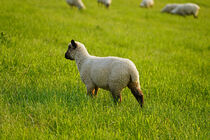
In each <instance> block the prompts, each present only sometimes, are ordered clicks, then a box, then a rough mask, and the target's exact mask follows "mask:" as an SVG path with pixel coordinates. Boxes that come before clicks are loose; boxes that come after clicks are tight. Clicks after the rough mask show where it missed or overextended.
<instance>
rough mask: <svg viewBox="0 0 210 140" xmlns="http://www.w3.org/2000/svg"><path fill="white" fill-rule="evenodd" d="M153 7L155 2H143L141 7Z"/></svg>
mask: <svg viewBox="0 0 210 140" xmlns="http://www.w3.org/2000/svg"><path fill="white" fill-rule="evenodd" d="M153 5H154V0H143V1H142V2H141V4H140V6H141V7H146V8H149V7H153Z"/></svg>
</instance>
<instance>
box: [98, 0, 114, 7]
mask: <svg viewBox="0 0 210 140" xmlns="http://www.w3.org/2000/svg"><path fill="white" fill-rule="evenodd" d="M111 2H112V0H98V3H101V4H104V5H105V6H106V7H107V8H109V6H110V5H111Z"/></svg>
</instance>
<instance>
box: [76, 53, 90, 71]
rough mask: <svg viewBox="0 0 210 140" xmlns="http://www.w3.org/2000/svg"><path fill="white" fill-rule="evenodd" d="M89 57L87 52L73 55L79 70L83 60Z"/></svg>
mask: <svg viewBox="0 0 210 140" xmlns="http://www.w3.org/2000/svg"><path fill="white" fill-rule="evenodd" d="M89 57H90V55H89V54H88V52H87V53H85V54H78V55H76V57H75V61H76V64H77V68H78V70H79V71H80V70H81V67H82V65H83V64H84V62H85V61H86V60H87V59H88V58H89Z"/></svg>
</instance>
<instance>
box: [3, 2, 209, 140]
mask: <svg viewBox="0 0 210 140" xmlns="http://www.w3.org/2000/svg"><path fill="white" fill-rule="evenodd" d="M83 2H84V4H85V5H86V7H87V9H86V10H85V11H79V10H78V9H77V8H73V9H71V8H70V7H69V6H68V5H67V4H66V3H65V0H1V1H0V139H3V140H4V139H18V140H19V139H29V140H30V139H180V140H182V139H209V138H210V133H209V131H210V125H209V124H210V123H209V115H210V114H209V109H210V106H209V81H210V76H209V73H210V61H209V60H210V14H209V13H210V0H202V1H199V0H191V2H194V3H197V4H199V5H200V7H201V10H200V13H199V18H198V19H194V18H193V16H189V17H185V18H184V17H180V16H175V15H169V14H162V13H160V10H161V8H162V7H163V6H165V4H167V3H168V2H169V1H168V0H159V1H158V0H156V1H155V6H154V7H153V8H152V9H144V8H140V7H139V4H140V1H139V0H113V3H112V5H111V7H110V9H108V10H107V9H106V8H104V7H103V6H98V4H97V2H96V0H83ZM173 2H180V3H184V2H189V1H188V0H170V3H173ZM71 39H75V40H77V41H80V42H83V43H84V44H85V45H86V47H87V49H88V51H89V53H90V54H92V55H97V56H118V57H124V58H129V59H131V60H132V61H133V62H134V63H135V64H136V66H137V69H138V70H139V73H140V81H141V87H142V90H143V92H144V96H145V105H144V108H143V109H141V108H140V106H139V104H138V103H137V101H136V100H135V98H134V97H133V95H132V94H131V92H130V90H129V89H125V90H124V91H123V92H122V97H123V101H122V103H121V104H119V105H115V104H114V103H113V99H112V97H111V95H110V93H109V92H108V91H105V90H99V93H98V97H97V98H94V99H92V98H91V97H88V96H87V95H86V88H85V85H84V84H83V83H82V82H81V80H80V76H79V72H78V70H77V67H76V64H75V62H74V61H68V60H66V59H65V58H64V53H65V52H66V50H67V45H68V43H69V42H70V40H71Z"/></svg>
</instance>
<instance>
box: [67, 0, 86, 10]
mask: <svg viewBox="0 0 210 140" xmlns="http://www.w3.org/2000/svg"><path fill="white" fill-rule="evenodd" d="M66 2H67V3H68V4H69V5H70V6H76V7H77V8H78V9H85V5H84V4H83V2H82V0H66Z"/></svg>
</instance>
